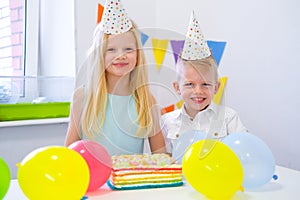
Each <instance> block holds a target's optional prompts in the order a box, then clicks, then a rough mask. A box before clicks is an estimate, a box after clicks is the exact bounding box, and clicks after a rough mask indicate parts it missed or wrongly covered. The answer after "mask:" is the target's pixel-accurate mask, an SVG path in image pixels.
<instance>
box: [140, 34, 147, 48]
mask: <svg viewBox="0 0 300 200" xmlns="http://www.w3.org/2000/svg"><path fill="white" fill-rule="evenodd" d="M148 38H149V36H148V35H146V34H145V33H143V32H141V40H142V45H143V46H144V44H145V43H146V42H147V40H148Z"/></svg>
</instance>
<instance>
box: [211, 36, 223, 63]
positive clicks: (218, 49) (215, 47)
mask: <svg viewBox="0 0 300 200" xmlns="http://www.w3.org/2000/svg"><path fill="white" fill-rule="evenodd" d="M207 44H208V47H209V48H210V49H211V51H212V55H213V57H214V59H215V60H216V62H217V65H218V66H219V64H220V61H221V58H222V55H223V52H224V49H225V45H226V42H217V41H209V40H208V41H207Z"/></svg>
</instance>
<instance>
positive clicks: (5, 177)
mask: <svg viewBox="0 0 300 200" xmlns="http://www.w3.org/2000/svg"><path fill="white" fill-rule="evenodd" d="M10 179H11V176H10V170H9V168H8V165H7V164H6V162H5V161H4V160H3V159H2V158H0V199H3V197H4V196H5V195H6V193H7V191H8V188H9V185H10Z"/></svg>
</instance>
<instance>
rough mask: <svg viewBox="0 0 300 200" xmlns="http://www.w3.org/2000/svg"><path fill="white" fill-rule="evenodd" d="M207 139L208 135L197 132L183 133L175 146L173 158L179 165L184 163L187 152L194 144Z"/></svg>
mask: <svg viewBox="0 0 300 200" xmlns="http://www.w3.org/2000/svg"><path fill="white" fill-rule="evenodd" d="M205 138H206V134H205V133H203V132H201V131H197V130H189V131H186V132H184V133H182V134H181V135H180V136H179V138H177V140H176V141H175V143H174V145H173V150H172V157H173V158H175V159H176V160H177V161H178V162H179V163H182V158H183V155H184V153H185V151H186V150H187V149H188V148H189V147H190V146H191V145H192V144H193V143H195V142H197V141H199V140H203V139H205Z"/></svg>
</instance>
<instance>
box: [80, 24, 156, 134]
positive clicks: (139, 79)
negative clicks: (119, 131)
mask: <svg viewBox="0 0 300 200" xmlns="http://www.w3.org/2000/svg"><path fill="white" fill-rule="evenodd" d="M132 25H133V27H132V28H131V29H130V30H129V31H131V32H132V33H133V35H134V37H135V39H136V46H137V64H136V67H135V68H134V70H133V71H131V72H130V73H131V75H130V79H131V80H130V87H131V88H132V92H133V97H134V100H135V102H136V109H137V119H136V120H137V121H138V122H139V128H138V130H137V134H136V135H139V136H141V135H142V134H144V133H143V131H142V130H143V129H144V128H146V129H147V132H149V130H151V129H150V127H152V123H153V122H152V117H151V107H152V106H153V105H154V103H155V102H154V99H153V98H152V96H151V93H150V89H149V86H148V73H147V71H148V70H147V67H146V59H145V55H144V52H143V50H142V44H141V39H140V32H139V31H138V29H137V26H136V24H135V23H134V22H132ZM108 36H109V35H107V34H105V33H103V31H101V30H100V29H99V27H97V28H96V30H95V33H94V41H93V45H92V47H91V48H90V50H89V55H90V56H89V57H88V61H87V64H88V68H90V74H89V77H90V79H89V80H88V88H87V89H86V92H85V95H86V98H85V104H84V106H83V113H82V117H81V130H82V131H83V134H85V135H87V136H88V137H94V136H95V134H99V133H101V128H102V127H103V124H104V120H105V110H106V105H107V93H108V91H107V85H106V77H105V64H104V54H105V48H106V46H107V39H108ZM144 136H145V135H143V137H144Z"/></svg>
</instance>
